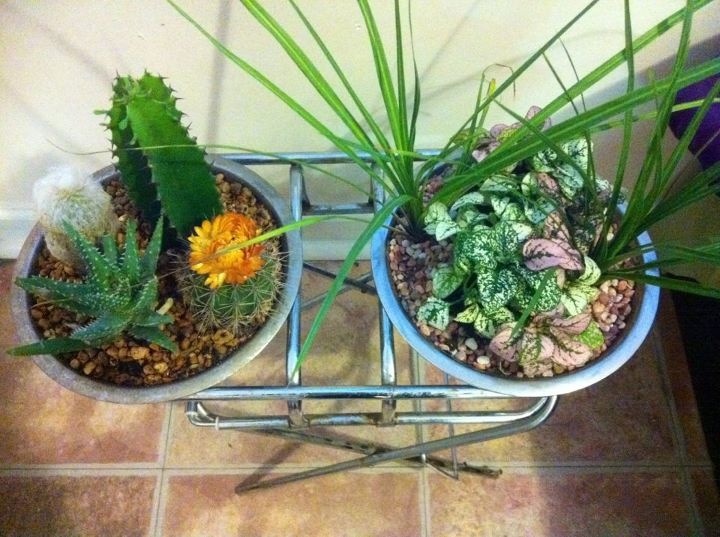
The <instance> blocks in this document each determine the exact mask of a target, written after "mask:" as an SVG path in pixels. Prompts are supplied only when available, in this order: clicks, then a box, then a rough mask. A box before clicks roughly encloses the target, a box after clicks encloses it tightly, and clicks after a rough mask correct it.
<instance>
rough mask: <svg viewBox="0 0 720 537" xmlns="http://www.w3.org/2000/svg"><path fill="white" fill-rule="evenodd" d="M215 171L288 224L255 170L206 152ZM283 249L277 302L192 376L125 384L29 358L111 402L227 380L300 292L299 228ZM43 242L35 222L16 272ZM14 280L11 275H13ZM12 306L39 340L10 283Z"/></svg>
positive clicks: (104, 174) (108, 175) (170, 394)
mask: <svg viewBox="0 0 720 537" xmlns="http://www.w3.org/2000/svg"><path fill="white" fill-rule="evenodd" d="M208 160H209V161H210V163H211V165H212V168H213V171H214V172H215V173H222V174H224V175H225V177H226V178H227V179H229V180H231V181H238V182H240V183H242V184H243V185H245V186H247V187H248V188H249V189H250V190H252V192H253V194H254V195H255V196H256V198H257V199H258V201H259V202H260V203H262V204H264V205H266V206H267V207H268V208H269V209H270V212H271V213H272V215H273V217H274V218H275V220H276V221H277V222H278V224H279V225H285V224H289V223H291V221H292V220H291V216H290V212H289V210H288V207H287V205H286V204H285V201H284V200H283V199H282V198H281V197H280V195H279V194H278V193H277V191H275V189H274V188H273V187H272V186H270V185H269V184H268V183H267V182H266V181H265V180H264V179H262V178H261V177H260V176H259V175H257V174H256V173H255V172H253V171H251V170H250V169H248V168H246V167H245V166H242V165H240V164H237V163H234V162H232V161H229V160H227V159H224V158H221V157H209V158H208ZM116 177H119V172H118V171H117V170H116V169H115V167H114V166H108V167H106V168H103V169H101V170H99V171H97V172H96V173H95V174H93V178H94V179H95V180H98V181H108V180H111V179H113V178H116ZM280 242H281V250H282V252H283V253H284V256H283V258H284V262H283V265H284V266H283V275H284V282H283V286H282V288H281V291H280V295H279V297H278V299H277V304H276V306H275V309H274V311H273V313H272V314H271V316H270V317H269V318H268V320H267V322H266V323H265V324H264V325H263V326H262V327H261V328H260V329H259V330H258V331H257V332H256V333H255V335H254V336H253V337H252V338H251V339H250V340H249V341H248V342H246V343H245V344H244V345H243V346H242V347H241V348H239V349H237V350H236V351H235V352H233V353H232V354H231V355H230V356H228V357H227V358H226V359H225V360H223V361H222V362H220V363H219V364H217V365H214V366H213V367H211V368H209V369H207V370H206V371H203V372H202V373H198V374H197V375H195V376H192V377H189V378H186V379H182V380H178V381H175V382H172V383H169V384H163V385H160V386H147V387H123V386H116V385H114V384H110V383H106V382H102V381H98V380H94V379H92V378H90V377H87V376H84V375H82V374H81V373H78V372H76V371H75V370H73V369H71V368H70V367H68V366H67V365H65V364H63V363H62V362H61V361H60V360H58V359H56V358H55V357H53V356H48V355H42V356H35V357H33V358H32V360H33V361H34V362H35V363H36V364H37V365H38V367H40V369H42V370H43V371H44V372H45V373H46V374H47V375H48V376H49V377H50V378H52V379H53V380H55V381H56V382H58V383H59V384H61V385H62V386H64V387H65V388H67V389H69V390H72V391H74V392H77V393H80V394H82V395H86V396H88V397H92V398H94V399H99V400H102V401H109V402H113V403H155V402H160V401H170V400H173V399H179V398H182V397H185V396H188V395H191V394H194V393H197V392H199V391H201V390H203V389H205V388H208V387H210V386H213V385H215V384H217V383H219V382H220V381H222V380H224V379H226V378H227V377H229V376H230V375H232V374H233V373H235V372H236V371H237V370H238V369H240V368H241V367H242V366H243V365H245V364H246V363H248V362H249V361H250V360H252V359H253V358H254V357H255V356H257V355H258V354H259V353H260V352H261V351H262V350H263V349H264V348H265V346H266V345H267V344H268V343H269V342H270V340H272V338H273V337H274V336H275V334H277V332H278V331H279V330H280V328H281V327H282V325H283V323H284V322H285V319H286V318H287V316H288V314H289V313H290V308H291V307H292V304H293V302H294V301H295V298H296V296H297V294H298V290H299V288H300V279H301V277H302V243H301V239H300V233H299V231H297V230H296V231H291V232H289V233H286V234H284V235H282V236H281V239H280ZM42 246H43V232H42V229H41V228H40V226H39V225H35V227H34V228H33V229H32V231H31V232H30V235H29V236H28V238H27V239H26V241H25V243H24V245H23V247H22V250H21V252H20V255H19V256H18V259H17V262H16V264H15V271H14V275H13V276H14V277H18V276H23V277H24V276H28V275H29V274H30V271H31V269H32V266H33V263H34V261H35V259H36V257H37V255H38V254H39V251H40V249H41V248H42ZM13 279H14V278H13ZM10 300H11V308H12V312H13V318H14V320H15V326H16V330H17V334H18V337H19V338H20V341H22V342H32V341H37V340H39V339H40V336H39V335H38V333H37V332H36V330H35V328H34V326H33V323H32V319H31V317H30V305H31V302H30V297H29V296H28V294H27V293H26V292H25V291H23V290H22V289H21V288H19V287H18V286H16V285H14V286H12V291H11V293H10Z"/></svg>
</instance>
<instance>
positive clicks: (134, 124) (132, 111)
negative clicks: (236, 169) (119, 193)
mask: <svg viewBox="0 0 720 537" xmlns="http://www.w3.org/2000/svg"><path fill="white" fill-rule="evenodd" d="M113 91H114V94H113V98H112V107H111V108H110V110H108V111H106V112H105V113H106V114H107V117H108V123H107V127H108V129H109V130H110V133H111V142H112V146H113V154H114V155H115V156H116V157H117V166H118V169H119V170H120V173H121V175H122V180H123V183H124V184H125V186H126V188H127V190H128V193H129V195H130V198H131V199H132V200H133V202H134V203H135V205H136V206H137V207H138V209H139V210H140V211H141V213H142V216H143V217H144V219H145V220H146V221H149V222H155V221H156V220H157V219H158V217H159V216H160V214H163V215H165V216H167V218H168V220H169V221H170V224H171V226H173V227H174V228H175V229H176V230H177V233H178V235H179V236H180V237H183V238H184V237H187V236H188V235H189V234H190V233H191V232H192V229H193V227H194V226H196V225H198V224H199V223H200V222H202V221H203V220H204V219H206V218H211V217H213V216H215V215H216V214H219V213H220V212H221V211H222V205H221V203H220V194H219V192H218V190H217V188H216V186H215V180H214V178H213V176H212V173H211V170H210V166H209V165H208V164H207V162H205V154H204V152H203V151H202V150H201V149H200V148H199V147H198V146H197V144H196V142H195V139H194V138H192V137H191V136H190V135H189V134H188V129H187V128H186V127H185V126H183V125H182V123H181V117H182V113H181V112H180V111H179V110H178V109H177V107H176V106H175V104H176V98H175V97H174V96H173V91H172V90H171V89H170V88H169V87H168V86H167V85H166V84H165V82H164V80H163V79H162V78H161V77H159V76H154V75H151V74H149V73H145V74H144V75H143V76H142V77H140V78H138V79H134V78H132V77H130V76H124V77H117V78H116V79H115V83H114V85H113Z"/></svg>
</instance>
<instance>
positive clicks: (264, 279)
mask: <svg viewBox="0 0 720 537" xmlns="http://www.w3.org/2000/svg"><path fill="white" fill-rule="evenodd" d="M113 89H114V95H113V99H112V106H111V108H110V109H109V110H108V111H105V112H103V114H104V115H105V116H106V118H107V120H108V122H107V127H108V129H109V131H110V133H111V141H112V145H113V154H114V155H115V156H116V158H117V166H108V167H106V168H104V169H102V170H100V171H98V172H96V173H95V174H93V175H92V176H91V177H89V178H88V177H80V176H78V175H77V174H76V173H75V172H74V171H73V170H67V169H63V170H55V171H54V172H53V173H51V174H50V175H49V176H48V177H46V178H43V179H42V180H41V181H39V182H38V183H37V184H36V185H35V194H36V201H37V203H38V205H39V209H40V211H41V213H42V216H41V219H40V222H39V223H38V224H37V225H36V226H35V228H34V229H33V230H32V232H31V234H30V236H29V237H28V239H27V241H26V242H25V245H24V246H23V249H22V251H21V253H20V256H19V258H18V261H17V264H16V268H15V276H16V283H17V286H15V287H14V288H13V290H12V295H11V301H12V309H13V315H14V318H15V320H16V324H17V332H18V334H19V337H20V338H21V340H23V341H29V342H30V343H26V344H24V345H21V346H19V347H16V348H14V349H11V350H10V354H14V355H35V358H34V361H35V363H36V364H37V365H38V366H39V367H40V368H41V369H43V371H45V372H46V373H47V374H48V375H49V376H50V377H51V378H53V379H54V380H56V381H57V382H59V383H60V384H62V385H63V386H65V387H66V388H69V389H71V390H74V391H77V392H79V393H81V394H84V395H87V396H91V397H95V398H97V399H101V400H105V401H112V402H117V403H147V402H156V401H165V400H171V399H176V398H179V397H183V396H186V395H189V394H192V393H195V392H198V391H200V390H202V389H204V388H207V387H209V386H212V385H214V384H216V383H218V382H220V381H221V380H223V379H224V378H226V377H228V376H229V375H231V374H232V373H233V372H235V371H236V370H237V369H238V368H239V367H241V366H242V365H243V364H245V363H247V362H248V361H249V360H251V359H252V358H253V357H254V356H256V355H257V354H258V353H259V352H260V351H261V350H262V349H263V348H264V346H265V345H266V344H267V343H269V341H270V340H271V339H272V338H273V336H274V335H275V334H276V333H277V331H278V330H279V329H280V327H281V326H282V324H283V323H284V321H285V318H286V317H287V315H288V313H289V310H290V307H291V306H292V303H293V301H294V299H295V296H296V294H297V292H298V288H299V283H300V274H301V271H302V253H301V245H300V238H299V234H298V231H297V230H296V229H295V228H296V227H297V224H293V223H292V220H291V217H290V214H289V212H288V210H287V208H286V206H285V204H284V202H283V200H282V199H281V198H280V197H279V195H278V194H277V193H276V192H275V190H274V189H273V188H272V187H271V186H270V185H269V184H268V183H266V182H265V181H264V180H262V179H261V178H260V177H259V176H257V175H256V174H255V173H253V172H252V171H250V170H249V169H247V168H245V167H243V166H240V165H238V164H235V163H233V162H230V161H227V160H225V159H222V158H217V157H206V155H205V154H204V152H203V151H202V150H201V148H199V147H198V146H197V144H196V143H195V140H194V139H193V138H191V137H190V136H189V134H188V132H187V128H186V127H184V126H183V125H182V123H181V121H180V118H181V112H180V111H179V110H178V109H177V107H176V105H175V101H176V99H175V97H174V96H173V92H172V90H171V89H170V88H169V87H168V86H167V85H166V84H165V82H164V80H163V79H162V78H161V77H159V76H153V75H150V74H148V73H145V74H144V75H143V76H142V77H140V78H137V79H135V78H133V77H130V76H126V77H118V78H117V79H116V80H115V83H114V86H113ZM283 231H284V232H285V233H284V234H282V235H281V232H283ZM248 241H251V244H248V243H247V242H248Z"/></svg>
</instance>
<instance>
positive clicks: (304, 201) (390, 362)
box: [183, 151, 557, 493]
mask: <svg viewBox="0 0 720 537" xmlns="http://www.w3.org/2000/svg"><path fill="white" fill-rule="evenodd" d="M432 153H434V152H432V151H426V152H425V154H428V155H429V154H432ZM223 156H224V157H225V158H227V159H229V160H232V161H235V162H239V163H241V164H244V165H246V166H256V165H267V164H273V165H277V164H282V165H287V166H288V167H289V179H290V210H291V215H292V217H293V219H295V220H299V219H301V218H302V217H303V216H305V215H309V214H313V215H318V214H369V213H372V212H373V210H374V206H373V205H374V200H373V198H372V197H369V199H368V200H367V202H366V203H356V204H344V205H313V203H312V202H311V201H310V197H309V195H308V192H307V188H306V184H305V176H304V173H303V164H323V165H328V164H347V163H349V162H350V161H349V160H348V159H347V157H345V156H344V155H342V154H340V153H287V154H282V155H279V156H277V157H268V156H261V155H253V154H229V155H223ZM368 191H369V192H373V188H372V184H370V185H369V190H368ZM305 266H306V268H307V269H308V270H311V271H314V272H317V273H320V274H321V275H324V276H327V277H332V278H334V277H335V274H333V273H331V272H328V271H325V270H324V269H320V268H318V267H315V266H313V265H310V264H308V263H305ZM348 290H356V291H358V290H359V291H361V292H371V293H374V292H375V290H374V286H373V285H372V276H371V275H370V274H365V275H363V276H361V277H359V278H354V279H350V278H348V279H346V281H345V287H344V288H343V291H348ZM322 298H323V295H321V296H319V297H312V298H310V299H308V300H305V302H304V303H301V300H300V297H299V295H298V297H297V298H296V300H295V303H294V304H293V306H292V309H291V310H290V315H289V317H288V321H287V346H286V367H285V370H286V379H285V380H286V384H284V385H282V386H216V387H212V388H207V389H205V390H202V391H200V392H198V393H196V394H194V395H190V396H187V397H184V398H183V400H186V401H187V403H186V410H185V413H186V416H187V418H188V420H189V421H190V423H192V424H193V425H196V426H198V427H207V428H215V429H218V430H228V429H233V430H242V431H248V432H254V433H258V434H265V435H271V436H280V437H283V438H285V439H287V440H292V441H302V442H308V443H313V444H321V445H326V446H331V447H335V448H338V449H345V450H351V451H354V452H357V453H362V454H363V456H361V457H359V458H357V459H353V460H350V461H347V462H342V463H338V464H333V465H330V466H326V467H323V468H317V469H313V470H309V471H303V472H299V473H296V474H292V475H289V476H284V477H281V478H277V479H267V480H264V481H261V482H259V483H258V482H253V483H243V484H240V485H239V486H238V487H237V489H236V491H237V492H238V493H240V492H244V491H247V490H251V489H257V488H266V487H270V486H274V485H279V484H282V483H288V482H292V481H298V480H301V479H307V478H310V477H315V476H318V475H325V474H328V473H333V472H339V471H345V470H350V469H353V468H360V467H366V466H372V465H375V464H379V463H384V462H389V461H396V462H402V463H405V464H408V463H410V464H417V463H426V464H429V465H431V466H432V467H434V468H436V469H438V470H439V471H441V472H443V473H449V475H452V476H453V477H455V478H457V476H458V473H459V472H460V471H466V472H472V473H476V474H481V475H486V476H491V477H497V476H498V475H499V473H500V472H499V471H498V470H493V469H489V468H486V467H479V468H478V467H473V466H470V465H467V464H460V463H458V461H457V457H456V454H455V448H456V447H458V446H462V445H467V444H472V443H477V442H485V441H488V440H492V439H496V438H501V437H504V436H509V435H513V434H517V433H521V432H525V431H529V430H531V429H533V428H535V427H537V426H539V425H540V424H542V423H543V422H544V421H545V420H546V419H547V418H548V417H549V416H550V414H551V413H552V411H553V409H554V407H555V405H556V403H557V396H552V395H551V396H546V397H539V398H536V399H535V400H531V402H530V403H529V404H528V406H527V407H525V408H523V409H520V410H516V409H513V410H503V411H455V410H453V409H452V401H458V400H487V399H495V400H503V399H504V400H508V401H510V400H511V399H514V396H511V395H505V394H500V393H495V392H492V391H488V390H483V389H479V388H475V387H472V386H467V385H457V384H451V383H450V379H449V378H448V377H447V376H446V377H445V384H444V385H433V384H421V383H420V382H419V380H418V379H419V376H418V375H417V369H418V368H417V364H418V357H417V354H416V353H414V351H413V360H412V363H413V365H414V366H415V367H413V368H412V375H413V382H412V384H410V385H400V384H398V379H397V370H396V363H395V352H394V341H393V325H392V323H391V322H390V319H389V317H388V315H387V314H386V312H385V311H384V310H383V308H382V306H381V305H380V303H379V302H378V308H379V329H380V331H379V334H380V353H379V354H380V355H379V357H378V359H379V360H380V370H381V379H380V380H381V383H380V384H379V385H362V386H348V385H345V386H306V385H304V384H303V383H302V369H301V368H296V365H297V357H298V354H299V350H300V345H301V342H300V328H301V325H300V321H301V312H302V311H301V310H302V309H303V308H306V307H310V306H312V305H313V304H315V303H317V301H318V300H322ZM328 399H332V400H338V401H343V400H353V399H355V400H357V399H361V400H377V401H378V402H379V407H378V411H377V412H355V413H351V412H338V413H331V414H308V413H306V412H304V411H303V402H304V401H306V400H328ZM428 399H439V400H444V401H445V402H446V410H445V411H432V412H429V411H425V410H423V408H422V405H421V401H423V400H428ZM260 400H262V401H268V400H282V401H286V402H287V412H286V413H285V414H282V415H259V416H231V415H220V414H216V413H213V412H211V411H210V410H208V408H207V407H206V405H205V403H208V402H212V401H260ZM400 400H411V401H413V411H412V412H399V411H398V410H397V402H398V401H400ZM516 406H517V405H513V408H515V407H516ZM428 424H444V425H447V427H448V435H447V437H445V438H442V439H438V440H432V441H425V440H424V438H423V435H424V433H423V430H422V427H421V426H422V425H428ZM459 424H476V425H482V426H483V427H482V428H481V429H480V430H478V431H475V432H470V433H465V434H460V435H456V434H454V429H453V426H454V425H459ZM350 425H375V426H379V427H380V426H382V427H391V426H399V425H414V426H416V435H417V440H418V441H417V443H416V444H414V445H411V446H407V447H403V448H394V447H389V446H386V445H380V444H371V443H368V442H366V441H357V440H352V439H350V440H348V439H347V438H346V437H339V436H329V435H327V434H326V433H325V431H323V434H314V433H310V432H308V429H310V428H312V427H328V426H332V427H335V426H350ZM445 449H451V450H452V459H451V460H444V459H441V458H437V457H431V456H428V455H427V454H429V453H432V452H435V451H439V450H445Z"/></svg>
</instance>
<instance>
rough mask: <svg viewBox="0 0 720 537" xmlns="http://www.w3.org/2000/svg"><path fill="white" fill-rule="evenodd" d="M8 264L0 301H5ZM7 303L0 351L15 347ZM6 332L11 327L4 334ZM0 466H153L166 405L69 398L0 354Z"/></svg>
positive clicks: (24, 362) (29, 366) (1, 316)
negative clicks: (113, 402)
mask: <svg viewBox="0 0 720 537" xmlns="http://www.w3.org/2000/svg"><path fill="white" fill-rule="evenodd" d="M8 266H10V265H9V264H7V265H3V266H2V267H1V268H0V270H2V272H1V274H2V277H1V278H0V285H2V287H0V296H7V293H8V289H9V285H10V272H9V269H8V268H7V267H8ZM8 306H9V304H8V301H7V300H4V301H0V326H2V327H3V329H2V332H0V338H2V339H1V340H0V348H3V349H4V348H6V347H9V346H11V345H13V344H14V343H15V341H14V330H13V328H12V321H11V315H10V311H9V307H8ZM8 327H11V328H10V329H8ZM0 398H1V399H2V401H3V405H4V407H5V410H4V411H3V412H2V414H0V428H1V429H2V431H3V434H2V435H1V436H0V466H7V465H18V464H67V463H129V462H133V463H156V462H157V461H158V459H159V456H160V451H161V432H162V428H163V423H164V420H165V416H166V412H167V411H168V407H167V405H136V406H130V405H114V404H110V403H101V402H97V401H95V400H93V399H89V398H87V397H84V396H81V395H77V394H74V393H73V392H70V391H68V390H66V389H65V388H63V387H61V386H60V385H59V384H57V383H55V382H54V381H52V380H51V379H50V378H48V377H47V376H46V375H45V374H44V373H43V372H42V371H41V370H40V369H39V368H38V367H36V366H35V364H33V363H32V362H31V361H30V360H29V359H27V358H11V357H8V356H6V355H5V353H4V352H0Z"/></svg>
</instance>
